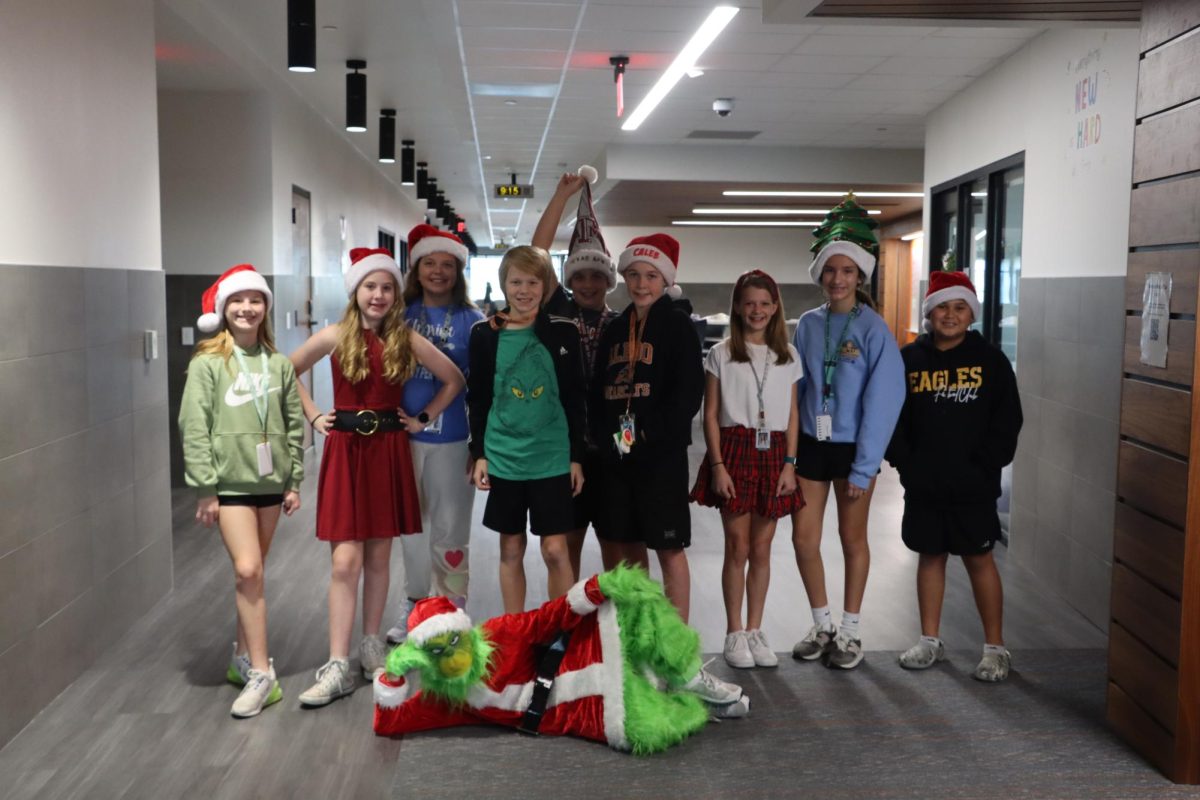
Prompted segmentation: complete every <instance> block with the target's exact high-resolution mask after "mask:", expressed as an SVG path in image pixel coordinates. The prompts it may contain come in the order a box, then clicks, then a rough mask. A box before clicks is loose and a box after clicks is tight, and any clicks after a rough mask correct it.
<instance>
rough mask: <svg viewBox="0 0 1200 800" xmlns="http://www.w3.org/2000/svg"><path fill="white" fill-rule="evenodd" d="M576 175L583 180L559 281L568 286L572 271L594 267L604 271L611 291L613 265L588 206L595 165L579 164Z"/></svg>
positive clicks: (596, 222)
mask: <svg viewBox="0 0 1200 800" xmlns="http://www.w3.org/2000/svg"><path fill="white" fill-rule="evenodd" d="M578 174H579V176H580V177H582V178H584V179H585V180H587V182H588V185H587V186H584V187H583V191H582V192H580V194H579V211H578V213H577V214H576V215H575V230H574V231H573V232H572V233H571V243H570V244H569V245H568V246H567V251H568V254H567V259H566V261H564V262H563V284H564V285H567V286H569V285H570V283H571V278H572V277H574V275H575V273H577V272H580V271H582V270H585V269H586V270H594V271H595V272H599V273H601V274H602V275H604V279H605V281H606V282H607V284H608V290H609V291H610V292H611V291H612V290H613V289H615V288H617V265H616V263H615V262H614V261H613V258H612V256H611V255H610V254H609V252H608V246H607V245H606V244H605V243H604V235H603V234H602V233H601V232H600V223H599V221H597V219H596V214H595V212H594V211H593V210H592V189H591V185H590V184H593V183H595V182H596V179H597V177H598V174H597V172H596V168H595V167H591V166H588V165H587V164H584V165H583V166H582V167H580V168H579V170H578Z"/></svg>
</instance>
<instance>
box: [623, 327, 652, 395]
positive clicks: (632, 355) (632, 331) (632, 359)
mask: <svg viewBox="0 0 1200 800" xmlns="http://www.w3.org/2000/svg"><path fill="white" fill-rule="evenodd" d="M649 316H650V312H649V310H647V311H646V316H644V317H642V319H641V321H638V318H637V312H636V311H633V312H631V313H630V314H629V349H628V351H627V352H626V356H627V357H628V359H629V397H627V398H625V413H626V414H627V415H628V414H629V409H630V407H631V406H632V404H633V369H634V367H635V366H636V365H637V361H638V355H639V354H640V353H641V350H642V333H643V332H644V331H645V330H646V319H647V317H649Z"/></svg>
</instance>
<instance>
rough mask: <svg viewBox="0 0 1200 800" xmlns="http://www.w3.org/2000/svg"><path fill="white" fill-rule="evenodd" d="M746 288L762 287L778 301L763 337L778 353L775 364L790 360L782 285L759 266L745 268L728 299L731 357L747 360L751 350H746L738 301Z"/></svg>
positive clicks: (774, 300)
mask: <svg viewBox="0 0 1200 800" xmlns="http://www.w3.org/2000/svg"><path fill="white" fill-rule="evenodd" d="M747 289H763V290H765V291H766V292H767V294H769V295H771V301H772V302H774V303H775V313H774V314H772V315H771V321H770V322H768V323H767V329H766V331H765V332H764V334H763V340H764V341H765V342H766V344H767V347H769V348H771V350H772V352H774V353H775V363H776V364H788V363H790V362H791V360H792V354H791V353H790V352H789V351H788V335H787V325H786V324H785V323H784V321H783V319H784V317H783V300H782V299H781V298H780V297H779V286H778V285H777V284H776V283H775V279H774V278H772V277H771V276H770V275H768V274H767V273H765V272H763V271H762V270H760V269H752V270H750V271H749V272H743V273H742V275H741V277H739V278H738V279H737V283H735V284H734V285H733V295H732V296H731V297H730V299H729V359H730V360H731V361H740V362H742V363H746V362H748V361H749V360H750V353H749V352H747V350H746V330H745V323H744V322H743V321H742V315H741V312H740V311H739V310H738V305H740V304H741V302H742V293H743V292H745V291H746V290H747Z"/></svg>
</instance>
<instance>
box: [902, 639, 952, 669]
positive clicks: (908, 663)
mask: <svg viewBox="0 0 1200 800" xmlns="http://www.w3.org/2000/svg"><path fill="white" fill-rule="evenodd" d="M945 660H946V645H945V644H944V643H943V642H942V640H941V639H938V642H937V645H934V644H933V643H931V642H929V641H928V640H926V639H921V640H920V641H919V642H917V643H916V644H914V645H913V646H912V647H910V648H908V649H907V650H905V651H904V652H903V653H901V654H900V666H902V667H904V668H905V669H929V668H930V667H932V666H933V665H934V664H936V663H937V662H939V661H945Z"/></svg>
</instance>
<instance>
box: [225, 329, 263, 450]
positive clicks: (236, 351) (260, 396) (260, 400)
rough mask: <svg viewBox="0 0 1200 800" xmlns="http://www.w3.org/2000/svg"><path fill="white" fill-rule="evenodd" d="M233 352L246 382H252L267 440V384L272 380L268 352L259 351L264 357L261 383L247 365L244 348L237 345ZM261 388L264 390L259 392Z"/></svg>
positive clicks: (251, 392)
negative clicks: (268, 365) (255, 378)
mask: <svg viewBox="0 0 1200 800" xmlns="http://www.w3.org/2000/svg"><path fill="white" fill-rule="evenodd" d="M233 354H234V356H236V357H237V362H238V369H239V370H240V371H241V373H242V374H243V375H245V376H246V382H247V383H249V384H250V397H251V399H252V400H253V401H254V410H255V411H257V412H258V421H259V422H261V423H262V426H263V441H264V442H265V441H266V440H267V392H268V391H269V388H268V385H267V384H268V383H269V382H270V380H271V376H270V373H269V372H268V371H267V369H268V367H267V354H266V353H264V352H262V351H261V350H260V351H259V353H258V357H259V358H260V359H262V382H261V385H260V384H259V383H258V382H256V381H255V380H254V378H253V376H252V373H251V372H250V370H249V368H248V367H247V366H246V358H245V356H243V355H242V349H241V348H240V347H236V346H235V347H234V348H233ZM260 388H261V389H262V392H259V389H260Z"/></svg>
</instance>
